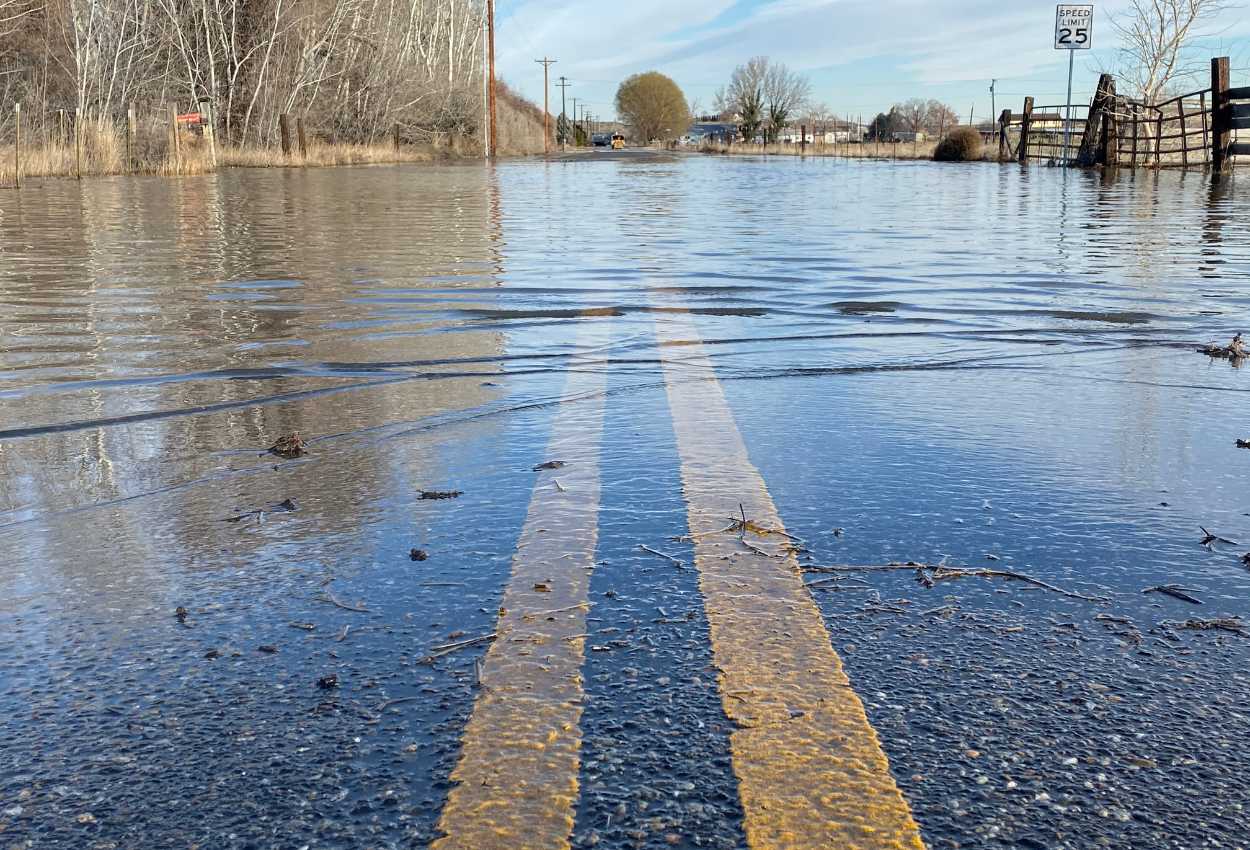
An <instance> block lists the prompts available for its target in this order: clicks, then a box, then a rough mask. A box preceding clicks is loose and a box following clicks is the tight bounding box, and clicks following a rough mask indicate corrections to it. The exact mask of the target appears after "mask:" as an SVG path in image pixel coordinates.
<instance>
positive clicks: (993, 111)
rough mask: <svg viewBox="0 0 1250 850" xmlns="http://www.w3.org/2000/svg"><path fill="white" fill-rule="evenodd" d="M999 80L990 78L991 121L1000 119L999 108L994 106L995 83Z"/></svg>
mask: <svg viewBox="0 0 1250 850" xmlns="http://www.w3.org/2000/svg"><path fill="white" fill-rule="evenodd" d="M997 82H998V80H990V120H991V121H997V120H998V110H997V109H995V108H994V84H995V83H997Z"/></svg>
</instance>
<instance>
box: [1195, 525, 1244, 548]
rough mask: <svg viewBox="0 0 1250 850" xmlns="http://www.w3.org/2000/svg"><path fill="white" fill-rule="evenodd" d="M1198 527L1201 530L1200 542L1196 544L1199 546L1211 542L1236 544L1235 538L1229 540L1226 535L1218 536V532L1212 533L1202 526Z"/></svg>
mask: <svg viewBox="0 0 1250 850" xmlns="http://www.w3.org/2000/svg"><path fill="white" fill-rule="evenodd" d="M1198 528H1199V529H1201V531H1202V542H1201V543H1199V544H1198V545H1199V546H1208V547H1209V546H1210V545H1211V544H1212V543H1227V544H1229V545H1230V546H1236V545H1237V541H1236V540H1229V539H1228V538H1227V537H1220V536H1219V535H1218V534H1212V533H1211V532H1209V531H1207V530H1206V529H1205V528H1203V527H1202V526H1198Z"/></svg>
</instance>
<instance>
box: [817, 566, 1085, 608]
mask: <svg viewBox="0 0 1250 850" xmlns="http://www.w3.org/2000/svg"><path fill="white" fill-rule="evenodd" d="M899 570H907V571H911V572H914V573H915V574H916V580H917V581H919V582H920V583H921V584H923V585H925V586H926V587H932V586H933V585H934V584H936V583H937V582H939V581H948V580H951V579H959V578H968V577H974V576H975V577H979V578H1006V579H1013V580H1015V581H1022V582H1024V583H1025V584H1031V585H1033V586H1034V587H1040V588H1042V589H1043V590H1049V591H1051V592H1053V593H1058V594H1060V595H1062V596H1066V597H1068V598H1069V599H1080V600H1082V601H1084V602H1108V601H1110V600H1108V599H1107V598H1106V597H1105V596H1086V595H1085V594H1083V593H1077V592H1076V591H1073V590H1064V589H1063V588H1062V587H1056V586H1055V585H1053V584H1050V583H1048V582H1044V581H1042V580H1041V579H1038V578H1034V577H1033V576H1030V575H1026V574H1024V573H1018V572H1015V571H1013V570H993V569H988V568H985V567H948V566H946V565H944V564H920V563H917V562H915V561H908V562H907V563H905V564H866V565H856V564H834V565H830V566H825V567H819V568H814V569H812V571H813V572H815V571H820V572H832V573H855V572H864V573H868V572H895V571H899ZM813 583H814V582H811V583H809V586H810V584H813Z"/></svg>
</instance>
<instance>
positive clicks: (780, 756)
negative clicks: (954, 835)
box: [656, 314, 924, 850]
mask: <svg viewBox="0 0 1250 850" xmlns="http://www.w3.org/2000/svg"><path fill="white" fill-rule="evenodd" d="M656 336H657V339H658V341H659V342H660V343H661V361H662V363H663V369H664V378H665V385H666V386H667V389H668V401H669V408H670V410H671V411H672V417H673V430H674V432H675V433H676V437H677V450H678V454H679V455H680V458H681V478H682V487H683V489H684V491H685V496H686V504H687V514H688V522H689V526H690V532H691V535H692V537H693V538H694V557H695V563H696V565H697V567H698V569H699V587H700V589H701V591H702V593H703V598H704V604H705V606H706V609H707V617H708V624H709V626H710V631H711V640H712V653H713V659H714V662H715V664H716V666H717V667H718V668H719V670H720V676H719V679H720V688H721V700H722V704H723V705H724V708H725V714H726V715H727V716H728V717H729V719H730V720H731V721H732V722H733V723H734V724H735V725H736V726H737V729H736V730H735V731H734V732H732V733H731V735H730V746H731V749H732V753H733V766H734V773H735V774H736V775H737V777H738V787H739V794H740V796H741V799H742V808H743V813H744V824H745V828H746V834H747V841H748V843H749V845H750V846H751V847H752V848H754V849H755V850H782V849H783V848H784V850H809V848H811V850H816V848H821V850H825V848H838V850H850V849H851V848H856V849H857V850H880V848H908V850H916V848H921V850H923V847H924V843H923V841H922V840H921V838H920V830H919V828H918V827H917V825H916V822H915V820H914V819H913V818H912V814H911V809H910V808H909V807H908V805H907V801H906V800H905V799H904V798H903V795H902V793H901V792H900V791H899V789H898V786H897V785H896V784H895V782H894V777H893V776H892V775H891V774H890V765H889V762H888V760H887V759H886V756H885V753H884V751H883V750H882V749H881V744H880V742H879V741H878V739H877V734H876V731H875V730H874V729H873V728H872V725H871V724H870V723H869V721H868V716H867V715H866V714H865V712H864V706H863V703H862V702H860V699H859V697H858V695H856V693H855V691H854V689H853V688H852V686H851V683H850V680H849V679H848V678H847V676H846V673H845V672H844V671H843V669H842V661H841V659H840V658H839V657H838V654H837V653H836V652H834V650H833V648H832V646H831V645H830V642H829V633H828V631H827V630H826V629H825V625H824V622H823V620H822V618H821V615H820V611H819V609H817V607H816V604H815V602H813V601H812V598H811V593H810V591H808V590H807V589H806V588H805V587H804V586H803V578H802V573H801V571H800V570H799V565H798V561H797V560H796V559H795V556H794V554H793V552H791V551H788V550H787V549H786V547H785V546H784V543H785V541H786V538H785V537H783V536H781V535H779V534H771V535H756V534H750V535H749V536H748V542H749V543H751V544H752V545H753V546H755V547H756V548H757V549H761V550H766V553H761V552H759V551H753V550H752V549H751V548H749V547H748V546H747V545H746V544H744V543H742V542H740V541H739V538H738V535H737V534H735V533H724V530H725V528H726V526H727V525H729V524H730V522H731V521H732V520H733V519H734V518H735V517H739V505H740V504H741V506H742V510H743V511H744V512H745V514H746V518H747V519H748V520H750V521H751V522H752V523H754V524H757V525H758V526H760V527H764V528H769V529H776V530H778V531H783V530H784V528H783V526H782V524H781V518H780V517H779V516H778V515H777V508H776V506H775V505H774V504H773V500H772V497H771V496H770V495H769V493H768V488H767V487H766V486H765V484H764V479H763V478H762V477H761V475H760V473H759V471H758V470H757V469H756V468H755V467H754V466H753V465H752V464H751V461H750V459H749V457H748V455H747V451H746V446H745V445H744V443H743V440H742V435H741V434H740V433H739V431H738V428H737V425H736V424H735V423H734V418H733V413H732V412H731V411H730V409H729V405H728V403H727V401H726V399H725V394H724V391H723V390H722V388H721V385H720V382H719V381H718V380H717V379H716V376H715V371H714V369H713V366H712V362H711V360H710V359H709V358H708V356H707V354H706V352H705V351H704V348H703V344H702V342H701V341H700V340H699V335H698V330H697V328H696V327H695V324H694V322H693V320H692V319H691V318H690V316H689V315H687V314H665V315H664V316H663V317H657V321H656ZM678 342H682V343H685V344H682V345H673V343H678ZM664 343H668V345H664ZM699 376H710V377H706V378H705V379H699Z"/></svg>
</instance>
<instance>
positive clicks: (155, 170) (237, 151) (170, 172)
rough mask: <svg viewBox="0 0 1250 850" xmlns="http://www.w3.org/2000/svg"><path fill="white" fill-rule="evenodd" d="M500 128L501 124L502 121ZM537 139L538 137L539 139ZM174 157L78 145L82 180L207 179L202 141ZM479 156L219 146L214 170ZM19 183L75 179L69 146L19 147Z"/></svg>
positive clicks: (1, 174) (2, 157)
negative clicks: (130, 159) (129, 159)
mask: <svg viewBox="0 0 1250 850" xmlns="http://www.w3.org/2000/svg"><path fill="white" fill-rule="evenodd" d="M501 123H502V122H501ZM540 139H541V135H540ZM179 147H180V150H179V153H178V155H177V156H175V155H173V154H172V153H171V152H170V151H168V150H161V151H145V152H140V153H139V155H138V157H137V161H136V162H135V163H134V164H133V166H132V167H130V168H126V167H125V159H126V156H125V151H124V143H123V144H121V145H117V144H116V140H115V139H112V140H110V139H108V138H107V137H102V138H100V139H98V140H97V139H92V140H91V141H90V142H88V143H86V144H84V145H83V152H82V175H83V176H84V177H86V176H101V175H109V174H125V173H131V174H159V175H162V176H166V177H173V176H186V175H191V174H206V173H208V172H211V171H212V170H213V167H212V158H211V156H210V155H209V151H208V146H207V144H206V143H204V142H203V141H202V140H201V139H198V138H196V137H189V138H188V139H184V140H181V141H180V145H179ZM478 156H481V147H480V145H479V144H477V143H476V142H472V141H468V140H463V139H454V140H453V141H451V142H449V143H445V144H441V145H401V146H400V147H399V149H398V150H396V149H395V147H394V144H393V143H391V142H386V143H378V144H364V145H353V144H325V143H321V142H317V143H313V144H310V145H309V146H308V155H307V156H306V157H303V156H300V155H299V154H298V153H292V154H291V155H290V156H285V155H283V153H282V151H281V150H280V149H277V148H262V147H241V148H240V147H218V149H217V165H218V167H219V168H287V167H319V166H334V165H366V164H372V163H394V162H433V161H436V160H446V159H459V158H472V157H478ZM21 168H22V178H23V179H26V178H34V177H75V176H76V175H77V174H78V169H77V167H76V165H75V151H74V146H73V145H67V144H49V145H41V146H39V147H27V146H25V145H23V147H22V161H21ZM12 184H13V146H12V145H7V146H3V147H0V185H8V186H11V185H12Z"/></svg>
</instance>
